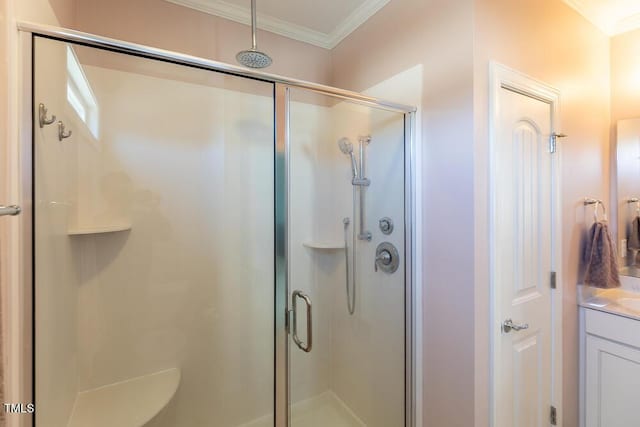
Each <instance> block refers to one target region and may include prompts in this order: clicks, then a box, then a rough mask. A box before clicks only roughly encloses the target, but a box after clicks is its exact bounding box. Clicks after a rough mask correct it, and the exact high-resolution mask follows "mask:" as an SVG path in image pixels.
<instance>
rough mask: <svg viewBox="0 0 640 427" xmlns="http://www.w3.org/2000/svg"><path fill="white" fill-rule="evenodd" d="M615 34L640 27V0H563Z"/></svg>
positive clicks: (606, 32) (607, 31) (608, 32)
mask: <svg viewBox="0 0 640 427" xmlns="http://www.w3.org/2000/svg"><path fill="white" fill-rule="evenodd" d="M562 1H564V2H565V3H566V4H568V5H569V6H571V7H572V8H574V9H575V10H577V11H578V12H579V13H580V14H582V15H583V16H584V17H585V18H587V19H588V20H589V21H591V22H592V23H593V24H595V25H596V26H597V27H598V28H600V29H601V30H602V31H603V32H604V33H605V34H607V35H610V36H613V35H616V34H620V33H624V32H626V31H631V30H635V29H637V28H640V0H562Z"/></svg>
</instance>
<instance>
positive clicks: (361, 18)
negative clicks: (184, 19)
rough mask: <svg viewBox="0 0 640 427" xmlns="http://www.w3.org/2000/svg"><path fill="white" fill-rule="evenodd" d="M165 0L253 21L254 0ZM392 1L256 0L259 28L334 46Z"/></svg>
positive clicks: (297, 38)
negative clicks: (252, 6)
mask: <svg viewBox="0 0 640 427" xmlns="http://www.w3.org/2000/svg"><path fill="white" fill-rule="evenodd" d="M166 1H168V2H171V3H175V4H179V5H182V6H186V7H190V8H192V9H196V10H199V11H201V12H206V13H209V14H212V15H216V16H220V17H222V18H226V19H230V20H232V21H236V22H240V23H242V24H250V23H251V0H166ZM389 1H391V0H334V1H328V0H324V1H318V0H295V1H282V0H256V2H257V6H256V8H257V11H258V28H260V29H262V30H266V31H270V32H272V33H276V34H280V35H282V36H285V37H289V38H292V39H295V40H300V41H303V42H305V43H310V44H313V45H316V46H320V47H323V48H325V49H332V48H333V47H335V46H336V45H337V44H338V43H340V41H342V39H344V38H345V37H346V36H348V35H349V34H351V32H353V31H354V30H355V29H356V28H358V27H359V26H360V25H362V24H363V23H364V22H366V21H367V20H368V19H369V18H370V17H372V16H373V15H374V14H375V13H376V12H377V11H379V10H380V9H382V8H383V7H384V6H385V5H386V4H387V3H389Z"/></svg>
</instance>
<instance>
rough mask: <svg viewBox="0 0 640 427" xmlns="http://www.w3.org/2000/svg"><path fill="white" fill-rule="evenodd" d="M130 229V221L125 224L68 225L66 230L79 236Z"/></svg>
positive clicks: (70, 234)
mask: <svg viewBox="0 0 640 427" xmlns="http://www.w3.org/2000/svg"><path fill="white" fill-rule="evenodd" d="M127 230H131V223H125V224H111V225H102V226H94V227H85V226H82V227H77V226H74V227H70V228H69V229H68V230H67V234H68V235H69V236H79V235H84V234H100V233H115V232H118V231H127Z"/></svg>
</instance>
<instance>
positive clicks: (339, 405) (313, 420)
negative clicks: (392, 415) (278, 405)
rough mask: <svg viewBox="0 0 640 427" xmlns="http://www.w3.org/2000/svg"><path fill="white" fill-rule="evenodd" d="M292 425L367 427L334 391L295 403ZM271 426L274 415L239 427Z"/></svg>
mask: <svg viewBox="0 0 640 427" xmlns="http://www.w3.org/2000/svg"><path fill="white" fill-rule="evenodd" d="M291 425H292V426H293V427H295V426H304V427H327V426H331V427H366V424H365V423H363V422H362V421H361V420H360V419H359V418H358V416H357V415H356V414H355V413H354V412H353V411H352V410H351V409H350V408H349V407H348V406H347V405H346V404H345V403H344V402H343V401H342V399H340V398H339V397H338V396H337V395H336V394H335V393H334V392H332V391H325V392H323V393H321V394H319V395H317V396H314V397H311V398H309V399H306V400H303V401H300V402H297V403H294V404H293V406H292V407H291ZM271 426H273V417H271V416H268V417H262V418H258V419H257V420H253V421H251V422H249V423H247V424H242V425H240V426H238V427H271Z"/></svg>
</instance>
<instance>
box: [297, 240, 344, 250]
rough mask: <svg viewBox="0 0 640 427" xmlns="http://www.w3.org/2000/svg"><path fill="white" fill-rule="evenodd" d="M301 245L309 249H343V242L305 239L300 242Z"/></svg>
mask: <svg viewBox="0 0 640 427" xmlns="http://www.w3.org/2000/svg"><path fill="white" fill-rule="evenodd" d="M302 246H304V247H306V248H309V249H318V250H321V251H322V250H324V251H334V250H340V249H344V242H316V241H307V242H302Z"/></svg>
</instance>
